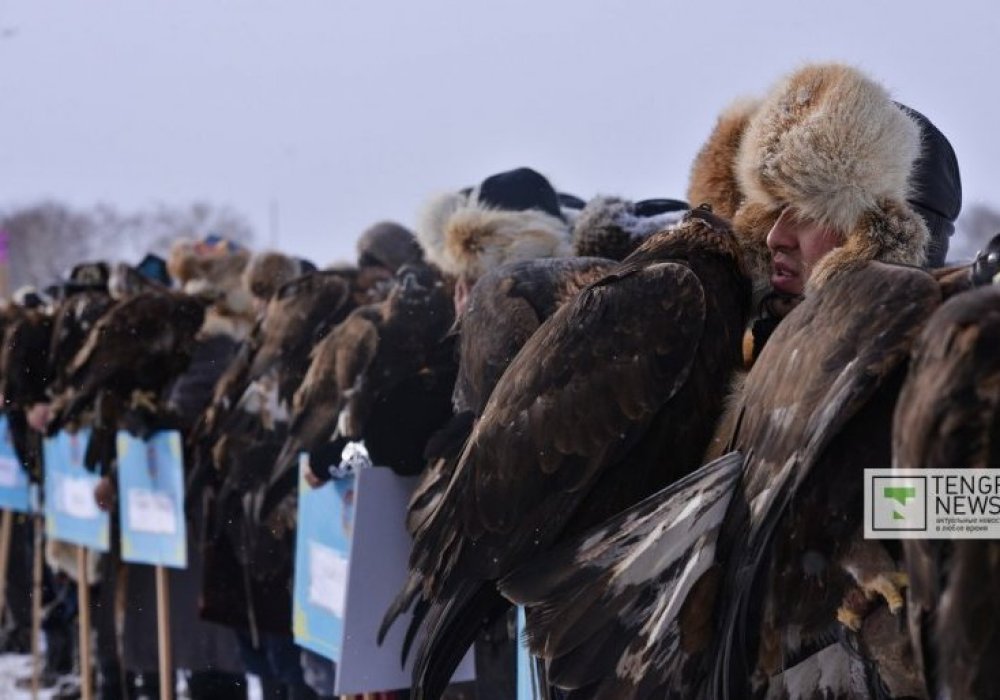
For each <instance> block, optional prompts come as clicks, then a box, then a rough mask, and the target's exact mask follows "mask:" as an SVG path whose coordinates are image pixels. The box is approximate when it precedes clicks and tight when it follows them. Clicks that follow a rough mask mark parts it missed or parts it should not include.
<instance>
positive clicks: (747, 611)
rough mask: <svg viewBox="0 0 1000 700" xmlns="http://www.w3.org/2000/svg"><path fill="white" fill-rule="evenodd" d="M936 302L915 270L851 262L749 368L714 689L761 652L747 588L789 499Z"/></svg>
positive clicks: (727, 532)
mask: <svg viewBox="0 0 1000 700" xmlns="http://www.w3.org/2000/svg"><path fill="white" fill-rule="evenodd" d="M940 302H941V288H940V286H939V285H938V284H937V282H936V281H935V280H934V279H933V278H932V277H931V276H929V275H928V274H926V273H925V272H923V271H920V270H917V269H915V268H907V267H902V266H893V265H886V264H883V263H878V262H871V263H866V264H864V265H860V266H857V267H856V268H854V269H852V270H851V271H849V272H845V273H843V274H840V275H838V276H835V277H833V278H831V279H830V280H828V281H827V283H826V284H825V285H824V286H823V287H822V288H821V289H819V290H817V291H816V292H815V293H813V294H811V295H807V297H806V299H805V301H803V302H802V303H801V304H800V305H799V306H798V307H797V308H796V309H795V310H794V311H792V312H791V313H790V314H789V315H788V316H787V317H786V318H785V319H784V320H783V321H782V323H781V324H780V325H779V326H778V328H777V330H776V331H775V332H774V334H773V335H772V336H771V339H770V340H769V341H768V343H767V345H766V346H765V348H764V350H763V352H762V353H761V355H760V357H759V359H758V360H757V363H756V364H755V365H754V368H753V370H751V372H750V373H749V375H748V376H747V380H746V383H745V386H744V393H743V397H742V400H741V406H740V409H739V412H740V418H739V419H738V421H737V428H736V430H737V435H736V436H735V437H734V441H733V444H732V446H733V447H734V448H735V449H739V450H740V451H742V452H744V453H745V454H746V455H747V465H746V468H745V472H744V477H743V481H742V484H741V488H740V490H739V491H738V495H737V496H736V497H735V498H734V502H733V505H732V506H731V508H730V514H729V515H728V516H727V522H726V525H725V527H724V529H723V534H722V536H721V537H720V545H719V550H720V552H721V553H722V556H723V557H726V558H727V561H726V566H727V574H726V577H725V584H724V585H725V586H726V589H725V590H726V597H725V599H724V600H723V601H722V602H723V610H722V613H721V614H722V618H721V627H720V631H719V635H718V643H719V645H720V648H719V652H718V654H716V655H715V670H714V674H713V678H714V681H713V682H714V684H715V689H716V692H717V693H718V694H719V695H720V696H722V697H731V696H732V694H734V693H735V694H736V696H739V695H740V694H741V693H745V692H746V685H745V684H746V682H747V679H748V678H749V677H750V674H751V673H752V672H753V669H754V666H755V664H756V662H757V659H756V653H755V651H754V649H755V647H756V645H757V639H756V635H757V630H756V629H755V624H756V622H757V618H756V616H757V615H758V614H759V611H760V603H759V600H757V599H755V596H758V597H759V595H760V590H759V586H760V585H762V581H763V575H764V573H765V570H766V568H767V566H768V565H769V562H770V557H771V552H772V543H773V541H774V536H775V532H776V529H777V527H778V525H779V523H781V522H782V520H783V519H784V517H785V516H786V513H787V511H788V508H789V505H790V504H791V503H792V502H793V501H794V500H795V499H796V496H797V495H798V493H799V490H800V487H801V486H802V484H803V483H804V482H805V481H806V480H807V479H810V478H811V477H812V476H813V474H812V472H813V469H814V467H815V466H816V464H817V462H818V460H819V458H820V456H821V455H822V454H823V452H824V450H826V449H827V448H828V447H829V446H830V444H831V441H832V440H833V439H834V438H835V437H836V436H837V435H838V434H839V433H840V431H841V430H842V428H843V427H844V426H845V424H847V422H848V421H850V420H851V419H852V418H853V417H854V416H856V415H857V414H858V413H859V411H860V410H861V409H862V407H864V406H865V404H866V402H868V401H869V400H870V399H871V397H872V396H874V394H875V393H876V391H877V390H878V389H879V388H880V387H881V386H882V385H883V384H884V383H885V382H886V381H887V380H888V379H889V378H890V377H891V376H893V375H894V374H897V373H899V372H900V371H902V369H903V368H904V367H905V362H906V360H907V357H908V355H909V351H910V348H911V346H912V344H913V341H914V340H915V338H916V336H917V334H918V333H919V332H920V329H921V328H922V326H923V324H924V322H925V321H926V319H927V318H928V317H929V316H930V314H931V313H932V312H933V311H934V309H935V308H937V306H938V305H939V304H940ZM851 466H854V467H857V465H851ZM810 517H813V518H815V515H811V516H810Z"/></svg>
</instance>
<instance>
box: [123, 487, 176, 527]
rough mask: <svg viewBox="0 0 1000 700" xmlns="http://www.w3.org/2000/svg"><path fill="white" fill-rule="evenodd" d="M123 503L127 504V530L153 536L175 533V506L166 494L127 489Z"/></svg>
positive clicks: (147, 490)
mask: <svg viewBox="0 0 1000 700" xmlns="http://www.w3.org/2000/svg"><path fill="white" fill-rule="evenodd" d="M125 502H126V503H127V504H128V527H129V529H132V530H135V531H136V532H149V533H152V534H155V535H174V534H176V533H177V515H176V513H175V512H174V511H175V510H176V504H175V503H174V501H173V499H172V498H170V496H169V495H168V494H165V493H162V492H159V491H150V490H149V489H129V490H128V493H127V494H126V495H125Z"/></svg>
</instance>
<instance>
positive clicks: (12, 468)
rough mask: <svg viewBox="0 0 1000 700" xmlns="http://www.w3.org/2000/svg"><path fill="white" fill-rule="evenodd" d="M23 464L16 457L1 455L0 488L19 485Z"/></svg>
mask: <svg viewBox="0 0 1000 700" xmlns="http://www.w3.org/2000/svg"><path fill="white" fill-rule="evenodd" d="M21 471H22V469H21V465H20V464H18V461H17V459H16V458H14V457H7V456H4V455H0V488H4V489H10V488H14V487H15V486H17V484H18V481H19V476H20V474H19V472H21Z"/></svg>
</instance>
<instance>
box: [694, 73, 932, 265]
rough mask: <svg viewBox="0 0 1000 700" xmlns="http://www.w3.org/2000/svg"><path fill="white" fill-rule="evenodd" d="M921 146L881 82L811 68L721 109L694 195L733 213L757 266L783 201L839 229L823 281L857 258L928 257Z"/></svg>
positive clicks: (765, 256)
mask: <svg viewBox="0 0 1000 700" xmlns="http://www.w3.org/2000/svg"><path fill="white" fill-rule="evenodd" d="M920 153H921V128H920V126H919V124H918V123H917V122H916V120H915V119H914V118H913V117H912V116H911V115H910V114H909V113H908V112H907V111H905V110H904V109H902V108H901V107H900V106H899V105H897V104H896V103H894V102H893V101H892V99H890V97H889V95H888V93H887V92H886V90H885V89H884V88H883V87H882V86H880V85H878V84H877V83H875V82H874V81H872V80H871V79H870V78H868V77H867V76H865V75H864V74H863V73H861V72H860V71H858V70H857V69H855V68H852V67H849V66H845V65H840V64H820V65H811V66H806V67H805V68H802V69H800V70H798V71H796V72H794V73H792V74H791V75H789V76H787V77H786V78H784V79H783V80H782V81H780V82H779V83H778V84H777V85H776V86H775V87H774V88H773V89H772V90H771V91H770V92H769V93H768V94H767V95H766V96H765V97H764V99H763V100H760V101H759V102H751V101H742V102H740V103H737V104H736V105H734V106H733V107H731V108H730V109H729V110H727V111H726V112H724V113H723V115H722V117H720V119H719V122H718V123H717V125H716V127H715V130H714V131H713V133H712V135H711V136H710V138H709V141H708V143H706V144H705V146H704V147H703V148H702V150H701V151H700V152H699V154H698V156H697V157H696V159H695V162H694V165H693V167H692V172H691V180H690V188H689V192H688V195H689V198H690V201H691V202H692V204H693V205H697V204H699V203H701V202H708V203H709V204H712V206H713V209H715V210H716V211H718V213H720V214H722V215H724V216H730V217H732V219H733V225H734V228H735V229H736V231H737V232H738V233H739V234H740V235H741V237H742V238H743V240H744V243H745V247H746V248H747V249H748V252H749V253H750V255H749V257H750V258H751V265H752V267H755V268H756V267H760V266H765V267H766V266H769V260H770V255H769V252H768V251H767V247H766V238H767V233H768V231H769V230H770V228H771V226H772V225H773V223H774V221H775V220H776V219H777V217H778V215H779V214H780V213H781V211H782V210H783V209H784V208H785V207H793V208H794V209H796V210H797V211H798V212H799V214H800V215H802V216H803V217H806V218H808V219H810V220H812V221H815V222H816V223H818V224H820V225H823V226H827V227H829V228H832V229H833V230H835V231H837V232H839V233H840V234H841V235H842V236H843V241H844V242H843V244H842V245H841V246H839V247H838V248H836V249H834V250H833V251H831V252H830V253H828V254H827V255H826V256H825V257H824V258H823V259H822V260H821V262H820V264H819V265H817V267H816V270H815V271H814V273H813V277H814V278H815V280H813V279H811V280H810V283H811V284H813V283H815V284H819V283H822V280H823V279H825V278H826V276H828V275H829V274H830V272H831V271H833V270H835V269H837V268H838V267H839V266H841V265H843V264H846V263H849V262H850V261H853V260H882V261H885V262H894V263H903V264H910V265H921V264H923V263H924V262H925V259H926V248H927V243H928V231H927V227H926V225H925V223H924V221H923V220H922V218H921V217H920V215H919V214H918V213H917V212H916V211H915V210H914V209H913V208H912V207H911V206H910V204H909V203H908V201H907V200H908V199H909V198H910V196H911V194H912V187H913V183H912V180H913V174H914V166H915V163H916V161H917V159H918V157H919V156H920ZM761 272H763V271H761ZM764 274H766V273H764ZM756 276H757V275H756V274H755V277H756Z"/></svg>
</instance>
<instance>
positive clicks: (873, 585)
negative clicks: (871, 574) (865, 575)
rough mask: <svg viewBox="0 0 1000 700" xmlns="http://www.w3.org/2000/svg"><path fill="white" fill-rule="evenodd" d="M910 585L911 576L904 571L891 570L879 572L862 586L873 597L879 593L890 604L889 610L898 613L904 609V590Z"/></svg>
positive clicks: (894, 613)
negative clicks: (883, 572)
mask: <svg viewBox="0 0 1000 700" xmlns="http://www.w3.org/2000/svg"><path fill="white" fill-rule="evenodd" d="M909 585H910V577H909V576H907V575H906V572H904V571H890V572H889V573H887V574H878V575H877V576H875V578H873V579H871V580H870V581H868V582H867V583H865V584H862V588H863V589H864V591H865V593H866V594H867V595H869V596H871V597H874V596H875V595H879V596H881V597H882V599H883V600H885V602H886V604H888V606H889V612H891V613H892V614H893V615H898V614H899V612H900V611H901V610H902V609H903V603H904V602H905V600H904V599H903V594H902V590H903V589H904V588H906V587H907V586H909Z"/></svg>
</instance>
